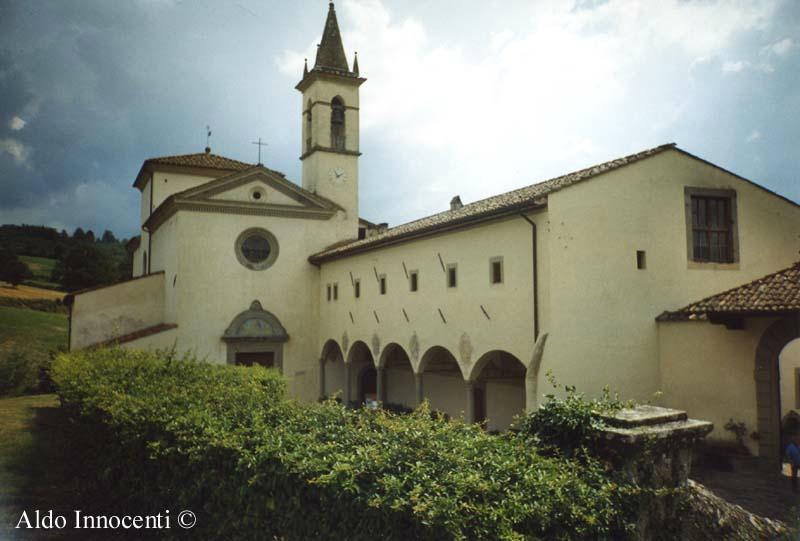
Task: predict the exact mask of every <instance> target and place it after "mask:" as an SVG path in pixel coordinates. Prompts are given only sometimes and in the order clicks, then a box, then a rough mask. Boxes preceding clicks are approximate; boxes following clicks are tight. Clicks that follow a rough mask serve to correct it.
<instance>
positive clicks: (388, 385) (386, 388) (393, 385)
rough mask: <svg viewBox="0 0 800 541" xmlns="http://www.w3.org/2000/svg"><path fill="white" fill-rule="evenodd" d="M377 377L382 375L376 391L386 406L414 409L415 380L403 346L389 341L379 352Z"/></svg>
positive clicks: (415, 401)
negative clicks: (380, 384)
mask: <svg viewBox="0 0 800 541" xmlns="http://www.w3.org/2000/svg"><path fill="white" fill-rule="evenodd" d="M378 367H379V368H378V378H381V377H383V381H379V383H382V384H383V385H382V388H379V389H378V391H379V392H381V394H382V396H379V398H380V399H381V401H382V402H383V403H384V405H385V406H386V407H387V408H390V409H395V408H401V409H414V408H415V407H416V406H417V381H416V376H415V375H414V369H413V367H412V366H411V359H409V357H408V354H407V353H406V352H405V350H404V349H403V347H402V346H401V345H400V344H397V343H394V342H392V343H390V344H388V345H387V346H386V347H385V348H383V352H382V353H381V357H380V361H379V362H378ZM379 387H380V386H379Z"/></svg>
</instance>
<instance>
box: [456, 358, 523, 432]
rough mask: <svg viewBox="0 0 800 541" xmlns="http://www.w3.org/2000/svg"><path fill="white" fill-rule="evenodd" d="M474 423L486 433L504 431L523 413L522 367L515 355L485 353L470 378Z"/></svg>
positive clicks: (473, 368)
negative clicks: (482, 427) (479, 424)
mask: <svg viewBox="0 0 800 541" xmlns="http://www.w3.org/2000/svg"><path fill="white" fill-rule="evenodd" d="M469 379H470V382H471V383H472V387H473V389H472V412H473V420H474V421H475V422H484V421H486V428H487V430H506V429H508V427H509V426H511V424H512V422H513V420H514V417H515V416H516V415H521V414H524V413H525V365H524V364H522V361H520V360H519V359H518V358H517V357H515V356H514V355H512V354H510V353H508V352H506V351H502V350H493V351H489V352H487V353H484V354H483V355H482V356H481V357H480V358H479V359H478V361H477V362H476V363H475V365H474V366H473V367H472V372H471V374H470V378H469Z"/></svg>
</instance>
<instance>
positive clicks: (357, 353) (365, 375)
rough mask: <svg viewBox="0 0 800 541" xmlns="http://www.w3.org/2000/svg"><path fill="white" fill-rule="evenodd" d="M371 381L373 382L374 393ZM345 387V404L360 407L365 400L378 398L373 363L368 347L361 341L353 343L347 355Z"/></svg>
mask: <svg viewBox="0 0 800 541" xmlns="http://www.w3.org/2000/svg"><path fill="white" fill-rule="evenodd" d="M371 374H372V375H371ZM372 381H375V384H374V388H375V389H374V391H373V389H372V387H373V385H372ZM365 386H366V387H365ZM345 387H346V388H345V398H343V401H344V402H345V403H346V404H352V403H355V404H354V405H361V404H363V403H364V400H365V399H367V398H369V399H370V400H377V398H378V393H377V379H376V377H375V361H374V360H373V358H372V353H371V352H370V350H369V347H367V344H365V343H364V342H362V341H361V340H358V341H356V342H354V343H353V345H352V346H351V347H350V351H349V352H348V353H347V363H346V365H345Z"/></svg>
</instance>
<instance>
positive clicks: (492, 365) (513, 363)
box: [466, 349, 526, 381]
mask: <svg viewBox="0 0 800 541" xmlns="http://www.w3.org/2000/svg"><path fill="white" fill-rule="evenodd" d="M484 370H486V371H487V374H483V375H484V377H489V376H491V375H494V376H495V377H497V376H500V375H506V376H508V377H517V376H518V377H521V378H524V377H525V371H526V369H525V363H523V362H522V361H521V360H520V359H519V358H518V357H517V356H516V355H514V354H512V353H509V352H507V351H505V350H502V349H493V350H491V351H487V352H486V353H484V354H483V355H481V356H480V357H479V358H478V360H477V361H476V362H475V364H473V365H472V369H471V370H470V371H469V374H468V376H467V378H466V379H467V380H468V381H475V380H477V379H479V378H480V377H481V375H482V373H483V372H484Z"/></svg>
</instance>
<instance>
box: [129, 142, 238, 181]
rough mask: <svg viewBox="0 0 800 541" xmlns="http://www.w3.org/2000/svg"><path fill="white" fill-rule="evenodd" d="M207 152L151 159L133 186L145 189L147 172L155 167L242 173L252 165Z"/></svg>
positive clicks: (140, 170)
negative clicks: (169, 166) (193, 168)
mask: <svg viewBox="0 0 800 541" xmlns="http://www.w3.org/2000/svg"><path fill="white" fill-rule="evenodd" d="M206 151H207V152H198V153H197V154H181V155H179V156H162V157H160V158H149V159H147V160H145V161H144V163H143V164H142V167H141V168H140V169H139V173H138V174H137V175H136V180H135V181H134V183H133V186H134V187H136V188H139V189H142V188H143V187H144V184H145V182H146V179H147V177H148V175H147V174H146V171H147V170H150V171H152V168H153V166H154V165H155V166H158V165H172V166H178V167H200V168H203V169H218V170H220V171H230V172H234V171H242V170H244V169H247V168H248V167H252V164H249V163H244V162H240V161H239V160H232V159H231V158H226V157H225V156H218V155H216V154H211V149H209V148H206Z"/></svg>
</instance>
